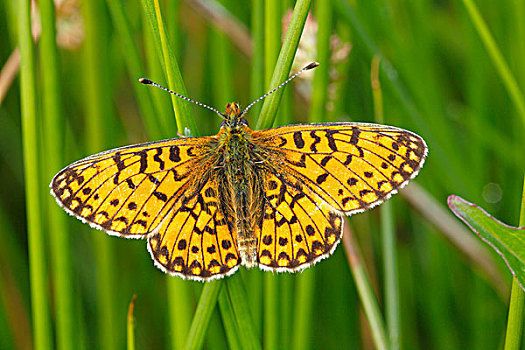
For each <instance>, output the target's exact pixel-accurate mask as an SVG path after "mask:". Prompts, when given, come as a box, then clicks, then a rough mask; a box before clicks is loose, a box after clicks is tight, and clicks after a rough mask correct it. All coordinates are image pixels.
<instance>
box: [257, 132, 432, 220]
mask: <svg viewBox="0 0 525 350" xmlns="http://www.w3.org/2000/svg"><path fill="white" fill-rule="evenodd" d="M253 136H254V142H255V143H256V144H257V145H260V147H262V148H264V149H265V150H266V151H267V152H269V154H270V155H271V156H270V157H271V158H272V159H273V162H275V159H279V162H278V163H279V164H280V165H279V167H280V168H279V169H277V171H280V172H281V173H290V174H293V176H294V177H295V178H297V179H298V180H299V181H300V182H302V183H304V185H305V186H306V187H308V189H309V190H310V191H312V192H314V193H316V194H317V195H318V196H319V197H320V198H321V199H322V201H324V202H325V203H327V204H328V205H329V206H330V207H332V208H333V209H334V210H337V211H338V212H340V213H344V214H347V215H351V214H353V213H357V212H360V211H363V210H366V209H368V208H371V207H373V206H375V205H377V204H380V203H382V202H384V201H385V200H386V199H388V198H389V197H390V196H391V195H392V194H393V193H395V192H397V190H398V189H400V188H401V187H403V186H404V185H405V184H406V183H407V182H408V181H409V180H410V179H412V178H414V177H415V176H416V175H417V173H418V172H419V169H420V168H421V166H422V165H423V162H424V159H425V156H426V153H427V146H426V144H425V142H424V141H423V139H422V138H421V137H419V136H418V135H416V134H414V133H411V132H409V131H406V130H403V129H398V128H394V127H390V126H384V125H375V124H365V123H331V124H330V123H328V124H308V125H292V126H284V127H280V128H274V129H269V130H262V131H255V132H254V133H253Z"/></svg>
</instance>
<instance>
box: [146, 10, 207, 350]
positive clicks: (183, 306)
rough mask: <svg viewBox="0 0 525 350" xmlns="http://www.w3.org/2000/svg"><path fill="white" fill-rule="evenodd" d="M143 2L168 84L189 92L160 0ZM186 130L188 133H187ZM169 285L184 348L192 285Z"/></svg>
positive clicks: (183, 114) (189, 126)
mask: <svg viewBox="0 0 525 350" xmlns="http://www.w3.org/2000/svg"><path fill="white" fill-rule="evenodd" d="M142 5H143V7H144V11H145V12H146V18H147V20H148V23H149V27H150V29H151V30H152V32H153V37H154V38H155V43H156V46H157V53H158V54H159V55H160V57H161V59H160V61H161V62H162V65H163V67H164V71H165V73H166V76H167V81H168V86H169V88H170V89H172V90H173V91H176V92H178V93H181V94H183V95H186V88H185V87H184V82H183V80H182V76H181V73H180V70H179V66H178V64H177V62H176V60H175V58H174V56H173V53H172V51H171V47H170V43H169V41H168V37H167V35H166V31H165V28H164V22H163V20H162V14H161V11H160V6H159V2H158V1H157V0H153V1H150V0H143V1H142ZM171 98H172V99H171V101H172V105H173V109H174V111H175V119H176V121H177V129H178V131H179V132H180V133H181V134H183V135H188V134H191V135H198V129H197V124H196V123H195V119H193V117H192V115H191V113H190V110H189V107H188V106H187V104H186V103H185V101H182V100H181V99H180V98H178V97H175V96H171ZM185 130H188V131H189V132H188V133H186V132H185ZM188 136H189V135H188ZM166 285H167V290H168V305H169V308H168V315H169V320H170V325H171V329H172V330H173V331H172V332H170V334H171V345H172V347H173V348H174V349H181V348H182V347H184V345H185V344H186V339H187V336H188V332H189V329H190V323H191V302H190V299H191V298H190V291H189V285H188V283H187V282H185V281H183V280H181V279H180V278H167V279H166Z"/></svg>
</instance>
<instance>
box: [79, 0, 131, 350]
mask: <svg viewBox="0 0 525 350" xmlns="http://www.w3.org/2000/svg"><path fill="white" fill-rule="evenodd" d="M102 13H103V3H102V1H101V0H91V1H86V2H84V3H83V15H84V26H85V40H84V45H85V48H84V50H85V52H84V54H85V72H84V74H85V89H86V90H85V91H86V100H85V106H86V107H85V108H86V135H87V148H88V152H89V153H96V152H99V151H101V150H102V149H103V148H105V146H106V144H105V130H107V127H106V126H105V125H104V121H107V120H108V119H109V118H108V116H109V115H110V114H111V108H110V106H109V99H108V97H109V96H110V93H109V91H108V86H109V85H108V84H107V83H106V82H104V80H105V79H106V77H107V75H106V74H105V72H104V67H105V63H104V60H105V59H106V58H107V51H106V49H107V47H106V46H105V45H106V42H107V41H106V40H107V36H106V35H107V34H106V30H105V18H104V17H103V16H101V14H102ZM101 82H103V83H101ZM93 242H94V253H95V260H96V274H97V278H96V281H97V302H96V303H97V304H96V307H97V319H98V322H97V330H98V336H99V347H100V348H101V349H117V348H118V345H117V343H118V337H117V334H119V333H118V328H116V327H117V325H118V322H117V312H116V310H115V303H114V300H115V299H114V298H115V297H116V295H115V293H116V288H115V281H116V276H117V274H116V272H115V270H114V266H115V265H114V259H113V256H114V249H113V245H112V243H113V242H112V241H111V238H108V237H107V236H106V235H103V234H101V233H100V232H93ZM120 334H122V333H120Z"/></svg>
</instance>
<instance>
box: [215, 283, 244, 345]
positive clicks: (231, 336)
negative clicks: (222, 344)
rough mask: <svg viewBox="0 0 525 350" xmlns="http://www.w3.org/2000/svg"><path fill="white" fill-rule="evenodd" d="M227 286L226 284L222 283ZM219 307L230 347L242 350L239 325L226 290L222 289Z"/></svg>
mask: <svg viewBox="0 0 525 350" xmlns="http://www.w3.org/2000/svg"><path fill="white" fill-rule="evenodd" d="M221 283H223V284H225V282H221ZM219 307H220V309H221V318H222V322H223V323H224V332H225V333H226V339H227V340H228V347H229V348H230V349H232V350H238V349H241V345H240V340H239V333H240V332H239V330H238V325H237V323H236V322H235V315H234V314H233V309H232V306H231V303H230V299H229V297H228V291H227V290H226V288H222V290H221V292H220V293H219Z"/></svg>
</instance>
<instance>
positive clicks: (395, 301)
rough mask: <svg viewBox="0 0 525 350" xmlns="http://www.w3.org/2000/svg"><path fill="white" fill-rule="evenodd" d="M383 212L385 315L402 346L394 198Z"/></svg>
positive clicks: (374, 72)
mask: <svg viewBox="0 0 525 350" xmlns="http://www.w3.org/2000/svg"><path fill="white" fill-rule="evenodd" d="M379 72H380V58H379V57H378V56H374V57H373V59H372V69H371V74H370V80H371V85H372V94H373V101H374V116H375V121H376V122H377V123H379V124H383V123H384V119H385V118H384V115H383V94H382V91H381V82H380V80H379ZM379 210H380V215H381V238H382V247H383V271H384V276H385V277H384V278H385V283H384V290H385V316H386V326H387V331H388V340H389V345H390V349H391V350H397V349H399V346H400V345H399V342H400V334H399V332H400V322H399V285H398V272H397V250H396V235H395V231H394V218H393V216H392V202H390V201H388V202H386V203H383V204H382V205H381V207H380V208H379Z"/></svg>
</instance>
